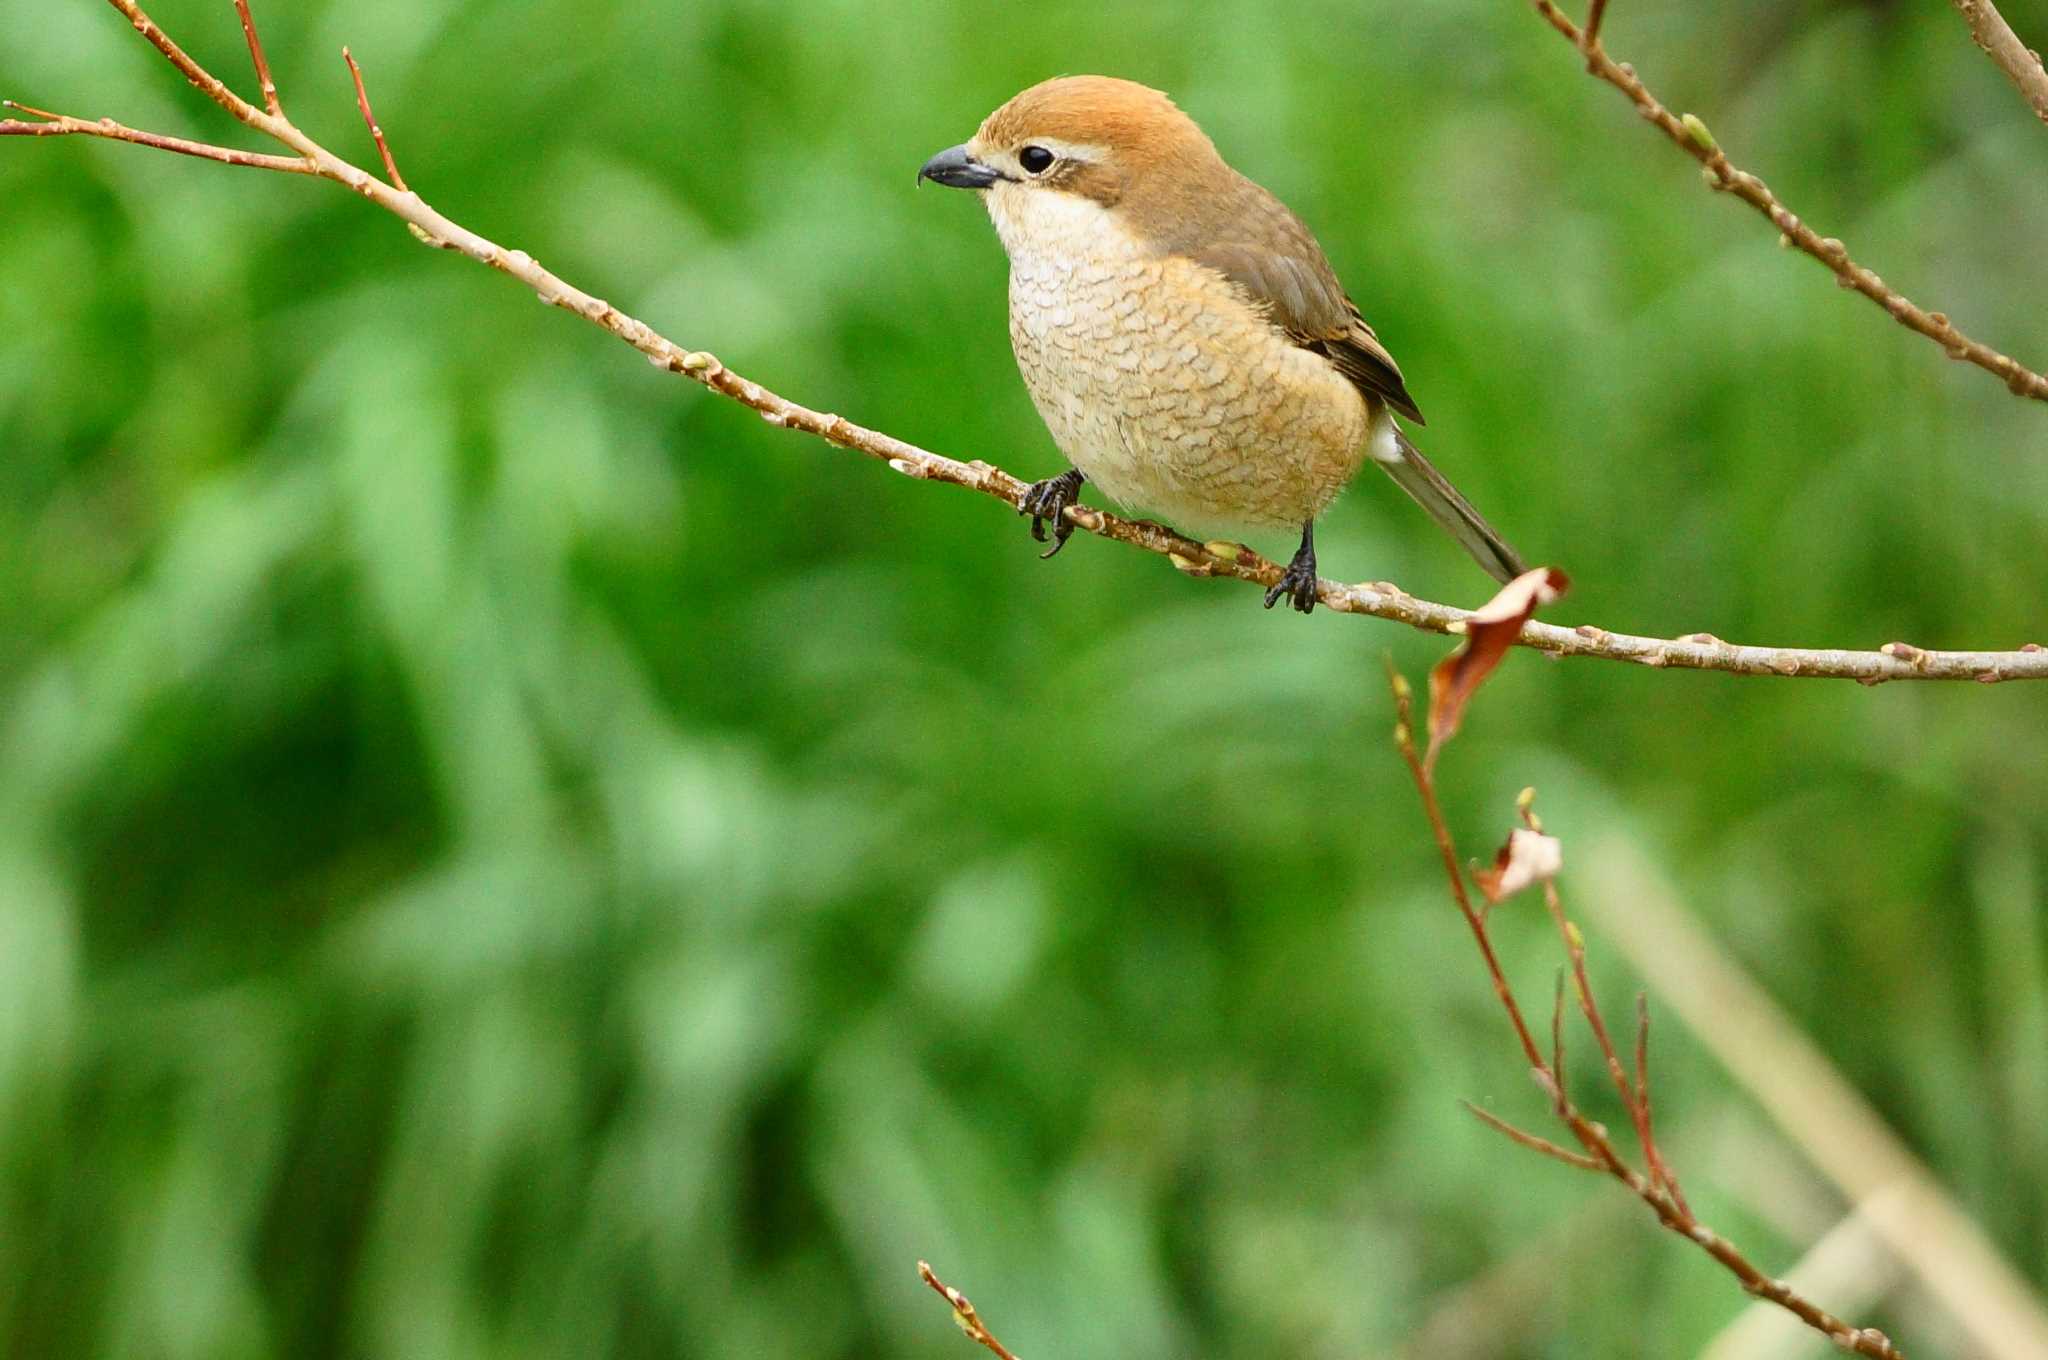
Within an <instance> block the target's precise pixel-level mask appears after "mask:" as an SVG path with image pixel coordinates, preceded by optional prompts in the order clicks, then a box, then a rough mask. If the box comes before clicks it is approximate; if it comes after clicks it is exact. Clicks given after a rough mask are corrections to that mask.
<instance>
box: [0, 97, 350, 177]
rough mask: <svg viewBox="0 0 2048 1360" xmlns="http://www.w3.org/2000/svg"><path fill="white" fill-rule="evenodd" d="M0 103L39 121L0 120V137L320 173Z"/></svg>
mask: <svg viewBox="0 0 2048 1360" xmlns="http://www.w3.org/2000/svg"><path fill="white" fill-rule="evenodd" d="M0 104H4V105H5V106H6V107H7V108H10V109H16V110H18V111H20V112H22V113H26V114H29V115H31V116H32V117H34V118H37V119H40V120H41V121H39V122H33V123H25V122H22V121H20V120H19V119H14V118H8V119H5V120H0V136H13V137H71V136H76V137H104V138H106V139H107V140H109V141H115V142H133V143H134V144H135V145H137V146H150V147H155V148H156V149H157V150H158V151H174V152H176V153H177V154H178V155H180V156H198V157H200V158H201V159H203V160H209V161H219V162H220V163H221V164H222V165H246V166H248V167H249V168H250V169H252V170H281V171H283V172H284V173H285V174H288V175H317V174H318V173H320V172H319V171H317V170H315V169H314V168H313V167H312V166H311V165H309V164H308V163H306V162H305V161H303V160H300V159H299V158H298V157H297V156H266V155H264V154H262V153H261V152H257V151H243V150H240V149H238V148H236V147H232V146H215V145H213V144H212V143H211V142H193V141H187V140H186V139H185V138H183V137H166V136H164V135H163V134H162V133H157V132H143V131H140V130H139V129H136V128H132V127H124V126H123V125H122V124H120V123H117V122H115V121H114V120H113V119H111V118H97V119H94V120H92V121H91V122H88V121H86V120H85V119H83V118H72V117H69V116H67V115H65V114H61V113H45V112H43V110H41V109H32V108H30V107H28V106H27V105H26V104H17V103H15V102H14V101H13V100H12V99H7V100H0Z"/></svg>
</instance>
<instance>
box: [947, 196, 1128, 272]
mask: <svg viewBox="0 0 2048 1360" xmlns="http://www.w3.org/2000/svg"><path fill="white" fill-rule="evenodd" d="M982 202H983V203H984V204H986V205H987V207H988V216H989V220H990V221H991V222H993V223H995V228H996V235H997V236H999V237H1001V238H1002V242H1003V249H1004V250H1006V251H1008V252H1009V254H1010V268H1011V270H1012V272H1014V273H1019V274H1024V275H1033V274H1038V273H1041V272H1044V271H1046V270H1055V271H1065V270H1071V269H1073V268H1074V267H1075V266H1077V265H1080V264H1083V263H1096V264H1100V263H1106V262H1108V261H1110V260H1128V259H1135V258H1137V257H1138V256H1139V255H1141V254H1143V253H1144V252H1143V248H1142V247H1141V245H1140V244H1139V242H1138V240H1137V239H1136V238H1135V237H1134V236H1132V235H1131V233H1130V232H1129V231H1128V230H1126V229H1125V227H1124V225H1123V222H1122V220H1121V219H1119V218H1118V217H1117V215H1116V214H1115V213H1112V212H1111V211H1109V209H1107V208H1105V207H1103V206H1102V205H1101V204H1100V203H1097V202H1096V201H1095V200H1094V199H1092V198H1084V197H1082V196H1081V195H1079V194H1068V193H1061V192H1060V191H1059V190H1057V189H1043V188H1039V187H1037V186H1035V185H1029V184H1012V183H1008V182H1001V183H997V184H994V185H991V186H990V187H989V189H988V192H987V193H985V194H983V195H982Z"/></svg>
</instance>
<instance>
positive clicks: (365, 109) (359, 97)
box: [236, 0, 407, 193]
mask: <svg viewBox="0 0 2048 1360" xmlns="http://www.w3.org/2000/svg"><path fill="white" fill-rule="evenodd" d="M236 3H237V4H246V3H247V0H236ZM341 59H342V60H343V61H345V62H347V63H348V73H349V76H350V78H352V79H353V80H354V81H355V83H356V107H357V108H358V109H360V110H362V114H363V126H365V127H367V128H369V129H370V140H371V141H373V142H375V143H376V144H377V154H378V155H379V156H382V157H383V158H384V175H385V177H386V178H387V179H389V180H390V181H391V183H392V184H393V185H394V186H395V187H396V188H397V189H398V190H399V192H401V193H404V192H407V190H406V187H405V176H404V175H401V174H399V173H398V162H397V161H395V160H393V159H391V147H390V145H389V144H388V143H386V142H385V140H384V129H383V128H381V127H379V126H377V115H376V114H374V113H372V112H370V92H369V91H368V90H365V89H364V88H363V68H362V67H360V66H358V65H356V59H355V58H354V57H353V56H352V55H350V53H349V50H348V48H347V47H343V48H342V49H341Z"/></svg>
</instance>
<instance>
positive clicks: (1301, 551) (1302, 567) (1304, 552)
mask: <svg viewBox="0 0 2048 1360" xmlns="http://www.w3.org/2000/svg"><path fill="white" fill-rule="evenodd" d="M1283 599H1284V600H1286V601H1287V603H1289V604H1291V605H1293V606H1294V607H1295V608H1296V609H1298V610H1300V611H1301V612H1302V613H1304V614H1307V613H1311V612H1313V611H1314V609H1315V607H1316V541H1315V525H1313V524H1304V525H1302V526H1301V546H1300V547H1299V548H1297V549H1296V550H1295V553H1294V560H1293V561H1292V562H1289V563H1288V564H1287V570H1286V571H1283V572H1281V573H1280V584H1278V585H1276V586H1274V587H1273V588H1272V589H1270V590H1268V591H1267V592H1266V608H1268V609H1271V608H1272V607H1273V606H1274V605H1276V604H1278V603H1280V601H1281V600H1283Z"/></svg>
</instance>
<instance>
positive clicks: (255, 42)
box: [235, 0, 284, 118]
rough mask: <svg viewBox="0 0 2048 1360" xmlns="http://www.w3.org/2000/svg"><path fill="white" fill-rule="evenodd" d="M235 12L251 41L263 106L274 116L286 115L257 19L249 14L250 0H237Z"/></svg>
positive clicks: (245, 36) (252, 57) (251, 53)
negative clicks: (264, 53) (271, 73)
mask: <svg viewBox="0 0 2048 1360" xmlns="http://www.w3.org/2000/svg"><path fill="white" fill-rule="evenodd" d="M235 13H236V14H237V15H239V16H241V20H242V37H243V38H245V39H247V40H248V43H249V60H250V62H251V63H252V64H254V66H255V67H256V81H257V83H258V84H259V85H261V86H262V87H263V107H264V108H266V109H268V110H269V111H270V113H271V115H272V116H273V117H277V118H282V117H284V105H282V104H280V103H279V102H278V99H277V83H276V82H275V81H273V80H272V79H271V78H270V62H269V60H268V59H267V58H265V57H264V55H263V40H262V39H260V38H258V37H257V36H256V21H255V19H253V18H251V17H250V15H249V0H235Z"/></svg>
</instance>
